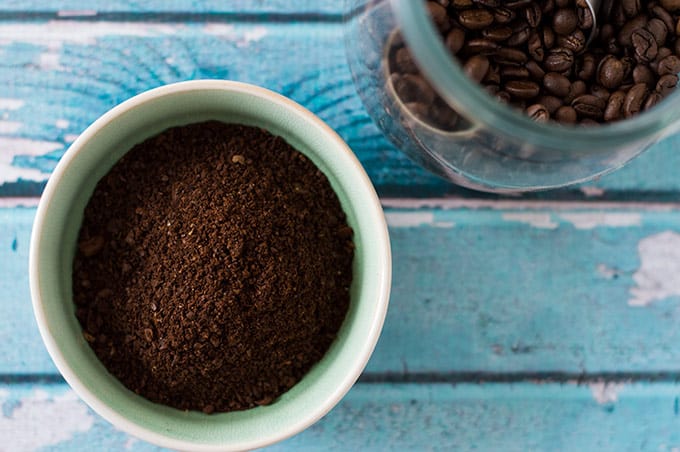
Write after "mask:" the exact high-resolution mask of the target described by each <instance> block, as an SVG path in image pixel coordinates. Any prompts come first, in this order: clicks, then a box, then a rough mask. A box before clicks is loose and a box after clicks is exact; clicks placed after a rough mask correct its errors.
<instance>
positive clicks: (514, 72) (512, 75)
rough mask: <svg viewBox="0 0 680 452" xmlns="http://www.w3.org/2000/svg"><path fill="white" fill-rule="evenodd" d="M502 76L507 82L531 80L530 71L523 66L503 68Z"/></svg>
mask: <svg viewBox="0 0 680 452" xmlns="http://www.w3.org/2000/svg"><path fill="white" fill-rule="evenodd" d="M500 75H501V78H503V79H506V80H523V79H527V78H529V70H528V69H527V68H525V67H523V66H503V67H502V68H501V71H500Z"/></svg>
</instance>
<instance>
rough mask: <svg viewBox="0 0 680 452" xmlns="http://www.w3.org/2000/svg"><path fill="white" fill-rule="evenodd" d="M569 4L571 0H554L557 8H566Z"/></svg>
mask: <svg viewBox="0 0 680 452" xmlns="http://www.w3.org/2000/svg"><path fill="white" fill-rule="evenodd" d="M570 4H571V0H555V6H557V7H558V8H566V7H567V6H569V5H570Z"/></svg>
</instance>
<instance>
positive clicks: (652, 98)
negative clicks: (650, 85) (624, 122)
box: [642, 91, 663, 111]
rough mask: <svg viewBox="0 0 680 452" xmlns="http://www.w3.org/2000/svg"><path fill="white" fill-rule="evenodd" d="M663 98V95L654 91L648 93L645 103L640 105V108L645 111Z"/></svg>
mask: <svg viewBox="0 0 680 452" xmlns="http://www.w3.org/2000/svg"><path fill="white" fill-rule="evenodd" d="M662 100H663V96H662V95H661V94H659V93H657V92H656V91H654V92H652V93H650V94H649V96H648V97H647V100H646V101H645V104H644V105H643V106H642V110H644V111H646V110H649V109H650V108H652V107H653V106H654V105H656V104H658V103H659V102H661V101H662Z"/></svg>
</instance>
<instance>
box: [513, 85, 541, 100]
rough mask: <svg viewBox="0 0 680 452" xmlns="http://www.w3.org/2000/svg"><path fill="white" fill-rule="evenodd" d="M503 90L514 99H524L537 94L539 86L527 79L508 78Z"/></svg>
mask: <svg viewBox="0 0 680 452" xmlns="http://www.w3.org/2000/svg"><path fill="white" fill-rule="evenodd" d="M505 91H507V92H508V93H510V95H511V96H512V97H514V98H516V99H522V100H526V99H532V98H534V97H536V96H538V93H539V92H540V91H541V88H540V87H539V86H538V84H537V83H535V82H532V81H529V80H510V81H509V82H507V83H506V84H505Z"/></svg>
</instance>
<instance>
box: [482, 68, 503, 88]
mask: <svg viewBox="0 0 680 452" xmlns="http://www.w3.org/2000/svg"><path fill="white" fill-rule="evenodd" d="M484 83H491V84H494V85H500V83H501V71H500V69H499V68H498V66H497V65H495V64H491V65H489V70H488V71H487V72H486V76H485V77H484Z"/></svg>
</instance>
